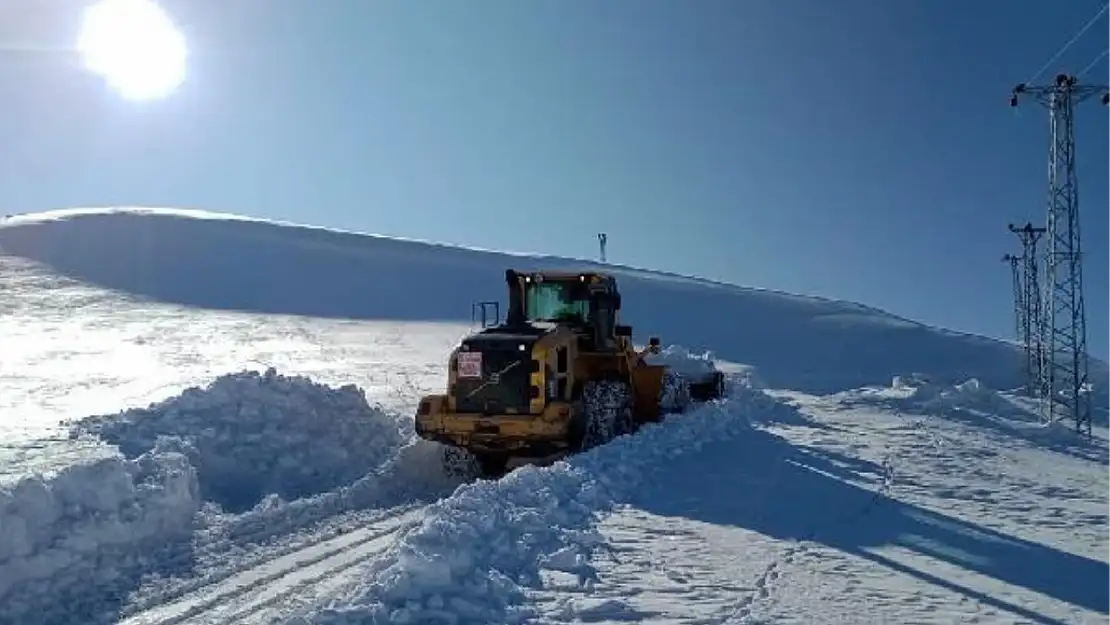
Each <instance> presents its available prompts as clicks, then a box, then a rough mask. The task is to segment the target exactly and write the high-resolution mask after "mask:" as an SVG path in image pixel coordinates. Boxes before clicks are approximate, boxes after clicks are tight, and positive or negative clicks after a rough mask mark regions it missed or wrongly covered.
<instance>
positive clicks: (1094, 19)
mask: <svg viewBox="0 0 1110 625" xmlns="http://www.w3.org/2000/svg"><path fill="white" fill-rule="evenodd" d="M1107 9H1110V5H1108V4H1104V5H1102V8H1100V9H1099V10H1098V13H1095V16H1094V17H1092V18H1091V19H1090V20H1089V21H1088V22H1087V23H1086V24H1085V25H1084V26H1083V28H1080V29H1079V32H1077V33H1075V35H1074V36H1072V38H1071V39H1069V40H1068V42H1067V43H1065V44H1064V47H1062V48H1060V49H1059V50H1057V51H1056V54H1053V55H1052V58H1050V59H1048V61H1047V62H1046V63H1045V64H1044V65H1043V66H1041V68H1040V69H1039V70H1037V71H1036V72H1035V73H1034V74H1033V75H1032V76H1030V77H1029V80H1026V81H1025V84H1029V83H1032V82H1033V81H1034V80H1036V79H1038V78H1040V77H1041V74H1043V73H1044V72H1045V70H1047V69H1048V68H1049V67H1052V64H1053V63H1055V62H1056V61H1057V60H1059V59H1060V57H1061V56H1063V55H1064V53H1065V52H1067V51H1068V48H1070V47H1072V45H1074V44H1075V42H1076V41H1079V38H1080V37H1082V36H1083V34H1084V33H1086V32H1087V31H1088V30H1090V29H1091V26H1094V25H1095V22H1097V21H1098V18H1100V17H1102V14H1103V13H1106V10H1107Z"/></svg>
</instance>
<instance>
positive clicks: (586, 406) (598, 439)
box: [572, 380, 636, 451]
mask: <svg viewBox="0 0 1110 625" xmlns="http://www.w3.org/2000/svg"><path fill="white" fill-rule="evenodd" d="M576 404H577V408H578V409H577V410H576V411H575V412H576V415H575V423H574V425H573V427H572V437H573V439H574V440H572V447H573V449H574V450H575V451H586V450H588V449H593V448H594V447H598V446H599V445H604V444H605V443H608V442H609V441H611V440H613V439H614V438H616V437H618V436H623V435H625V434H631V433H633V432H635V430H636V424H635V421H634V420H633V418H632V389H631V388H630V387H629V386H628V384H627V383H626V382H623V381H619V380H599V381H592V382H587V383H586V384H585V385H584V386H583V387H582V396H581V398H579V401H578V402H576Z"/></svg>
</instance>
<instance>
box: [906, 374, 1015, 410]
mask: <svg viewBox="0 0 1110 625" xmlns="http://www.w3.org/2000/svg"><path fill="white" fill-rule="evenodd" d="M891 389H892V390H895V391H900V394H901V397H900V401H899V404H900V407H901V408H903V409H912V410H925V411H931V412H941V413H949V412H952V411H959V410H972V411H976V412H983V413H987V414H992V415H1008V414H1015V413H1017V412H1020V409H1019V408H1018V407H1017V406H1015V405H1014V403H1013V402H1011V401H1009V400H1007V399H1006V398H1005V397H1002V396H1001V395H999V393H998V392H997V391H995V390H994V389H990V388H988V387H987V386H986V385H984V384H983V383H982V382H980V381H979V379H977V378H970V379H968V380H965V381H964V382H961V383H959V384H955V385H945V384H934V383H933V382H931V381H930V380H929V378H928V377H926V376H923V375H920V374H915V375H912V376H895V377H894V380H893V381H892V383H891Z"/></svg>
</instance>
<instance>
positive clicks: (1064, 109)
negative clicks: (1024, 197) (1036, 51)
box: [1010, 74, 1110, 436]
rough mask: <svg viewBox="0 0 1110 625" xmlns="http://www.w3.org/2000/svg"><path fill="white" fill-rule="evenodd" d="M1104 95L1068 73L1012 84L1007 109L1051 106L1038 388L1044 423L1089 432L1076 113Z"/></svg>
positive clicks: (1102, 88)
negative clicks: (1022, 102) (1043, 81)
mask: <svg viewBox="0 0 1110 625" xmlns="http://www.w3.org/2000/svg"><path fill="white" fill-rule="evenodd" d="M1096 96H1101V98H1100V99H1101V101H1102V103H1103V104H1104V105H1105V104H1106V103H1107V102H1108V101H1110V96H1108V95H1107V87H1106V86H1105V85H1081V84H1079V80H1078V79H1077V78H1076V77H1074V76H1070V75H1067V74H1059V75H1057V76H1056V79H1055V80H1054V81H1053V83H1052V84H1049V85H1028V84H1024V83H1023V84H1019V85H1017V86H1016V87H1014V90H1013V93H1012V95H1011V98H1010V106H1017V105H1018V101H1019V99H1020V98H1022V97H1031V98H1033V99H1034V100H1036V101H1037V102H1039V103H1041V104H1043V105H1044V106H1045V107H1046V108H1048V112H1049V132H1050V135H1051V138H1050V141H1049V150H1048V151H1049V157H1048V219H1047V223H1046V226H1047V235H1046V236H1047V238H1048V241H1047V245H1046V246H1045V259H1044V264H1045V280H1044V290H1043V293H1042V299H1041V302H1042V311H1043V314H1044V317H1045V318H1044V323H1045V343H1044V346H1043V349H1042V355H1041V362H1040V385H1039V386H1040V390H1041V398H1042V399H1043V401H1042V411H1043V413H1042V414H1043V416H1044V418H1045V419H1046V420H1049V421H1056V420H1058V419H1064V418H1070V419H1071V420H1073V421H1074V422H1075V429H1076V431H1077V432H1083V431H1085V432H1086V433H1087V435H1088V436H1090V434H1091V392H1090V391H1091V386H1090V380H1089V378H1088V362H1087V316H1086V310H1085V305H1084V301H1083V254H1082V245H1081V239H1080V235H1079V184H1078V181H1077V178H1076V169H1075V108H1076V105H1078V104H1079V103H1080V102H1082V101H1084V100H1088V99H1090V98H1093V97H1096Z"/></svg>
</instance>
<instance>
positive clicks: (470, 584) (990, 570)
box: [0, 211, 1110, 625]
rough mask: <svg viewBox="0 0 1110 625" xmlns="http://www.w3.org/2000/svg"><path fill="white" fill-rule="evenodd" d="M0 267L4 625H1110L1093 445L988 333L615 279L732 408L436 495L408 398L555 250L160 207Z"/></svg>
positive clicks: (82, 227) (56, 236)
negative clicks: (480, 247)
mask: <svg viewBox="0 0 1110 625" xmlns="http://www.w3.org/2000/svg"><path fill="white" fill-rule="evenodd" d="M0 249H2V253H0V315H2V317H0V625H8V624H12V625H15V624H19V625H39V624H43V625H45V624H51V625H63V624H64V625H69V624H73V625H78V624H79V625H99V624H101V623H126V624H127V625H140V624H146V625H150V624H155V623H162V624H168V623H175V624H178V623H190V624H194V625H200V624H204V625H212V624H215V623H245V624H247V625H255V624H261V623H286V624H289V625H306V624H311V625H324V624H336V625H340V624H342V625H348V624H351V625H353V624H360V625H361V624H364V623H406V622H407V623H458V624H460V625H462V624H471V623H475V624H476V623H516V622H529V623H541V624H546V623H565V622H594V623H617V622H629V621H636V622H646V623H746V624H749V625H752V624H756V623H821V624H824V623H853V624H855V623H911V622H912V623H963V622H978V623H1014V622H1023V623H1025V622H1032V623H1051V624H1057V623H1069V624H1070V623H1105V622H1106V619H1107V617H1108V616H1110V606H1108V603H1110V597H1108V593H1110V565H1108V555H1107V553H1108V552H1107V549H1108V536H1107V528H1108V520H1107V507H1108V499H1107V496H1108V489H1110V479H1108V477H1110V476H1108V473H1107V455H1108V453H1107V433H1106V429H1105V428H1104V427H1098V428H1096V433H1097V438H1096V440H1095V441H1094V442H1087V441H1084V440H1082V439H1077V438H1075V437H1074V436H1072V435H1071V433H1070V432H1066V431H1058V430H1056V429H1053V428H1044V427H1041V426H1040V424H1039V423H1038V422H1037V420H1036V418H1035V416H1034V415H1032V414H1031V412H1030V410H1029V409H1028V406H1026V405H1025V404H1024V403H1023V401H1022V399H1021V398H1019V397H1014V396H1011V395H1010V394H1008V393H1006V392H1000V391H998V390H997V389H998V388H999V387H1000V386H1001V387H1002V388H1006V387H1008V386H1010V385H1011V384H1013V383H1014V380H1016V371H1013V370H1012V369H1010V368H1009V367H1012V366H1013V363H1012V360H1013V351H1012V350H1011V348H1009V347H1008V346H1005V345H1003V344H1001V343H998V342H994V341H989V340H987V339H981V338H976V337H968V336H965V335H959V334H955V333H949V332H946V331H943V330H937V329H931V328H927V327H924V326H920V325H918V324H914V323H912V322H908V321H905V320H901V319H896V318H894V317H891V316H889V315H885V314H884V313H881V312H878V311H874V310H871V309H867V308H864V307H860V306H856V305H853V304H846V303H840V302H829V301H825V300H814V299H810V298H803V297H797V296H791V295H783V294H775V293H768V292H762V291H754V290H748V289H742V288H739V287H732V286H727V285H719V284H714V283H708V282H704V281H699V280H694V279H688V278H682V277H677V276H670V275H665V274H657V273H653V272H647V271H643V270H638V269H624V268H618V269H617V271H619V272H620V273H621V276H620V279H621V285H622V288H623V289H624V291H625V293H626V296H625V297H626V302H627V306H626V312H627V313H628V317H629V318H630V319H631V321H632V323H633V324H634V325H635V326H636V331H637V336H639V337H644V336H646V335H647V334H648V333H660V334H661V335H662V336H663V339H664V343H666V344H673V343H680V344H684V345H686V346H688V347H691V348H694V350H695V351H699V352H700V351H701V350H704V349H711V350H713V351H715V352H716V353H717V354H718V355H719V356H722V357H726V356H727V359H728V360H731V361H733V362H732V363H726V364H732V365H735V366H731V367H729V370H730V371H735V372H736V373H734V374H732V375H731V376H730V380H729V386H730V397H729V398H728V399H727V400H725V401H721V402H716V403H713V404H710V405H707V406H705V407H702V408H699V409H697V410H694V411H692V412H690V413H688V414H686V415H683V416H682V417H681V418H674V419H671V420H669V421H667V422H666V423H664V424H661V425H659V426H652V427H649V428H647V429H645V430H644V431H642V432H640V433H639V434H637V435H636V436H634V437H625V438H621V439H618V440H617V441H615V442H613V443H612V444H610V445H606V446H603V447H601V448H598V449H595V450H592V451H590V452H588V453H586V454H582V455H580V456H577V457H575V458H572V459H570V460H569V461H567V462H563V463H557V464H556V465H553V466H549V467H525V468H523V469H520V470H518V471H515V472H513V473H512V474H510V475H509V476H508V477H506V478H504V479H502V480H499V481H496V482H478V483H473V484H460V483H459V482H458V481H456V480H453V479H451V478H448V477H447V476H445V475H443V474H442V472H440V471H439V470H438V463H437V461H436V450H435V447H434V446H433V445H430V444H426V443H414V441H413V440H412V438H411V418H410V416H409V415H411V414H412V411H413V409H414V407H415V404H416V401H417V398H418V397H419V395H420V394H421V393H424V392H427V391H429V390H431V389H437V388H439V387H441V386H442V384H443V379H444V364H443V357H444V354H445V353H446V351H447V350H448V349H449V348H450V347H451V346H452V345H453V344H454V343H455V342H456V341H457V340H458V339H459V338H460V337H461V336H462V334H463V333H464V332H466V331H467V330H468V326H469V322H470V319H469V315H470V302H471V301H474V300H483V299H500V296H501V292H500V290H501V287H502V282H501V279H502V271H503V269H504V267H505V266H506V265H512V266H531V265H539V264H544V265H546V264H549V263H557V264H560V265H566V264H578V263H576V262H574V261H568V260H563V259H550V258H536V257H528V256H513V255H505V254H498V253H493V252H480V251H473V250H459V249H457V248H447V247H442V246H439V247H437V246H433V245H430V244H425V243H417V242H405V241H396V240H390V239H380V238H373V237H364V236H361V235H351V234H343V233H335V232H332V231H326V230H319V229H315V230H314V229H305V228H296V227H291V226H280V225H272V224H266V223H258V222H254V221H249V220H240V219H230V218H227V217H226V216H212V215H208V214H188V213H183V212H173V211H169V212H153V213H149V214H141V213H136V212H134V211H122V212H120V213H118V214H114V215H106V214H102V213H96V212H93V213H90V214H85V215H84V216H81V217H76V216H73V215H72V214H70V215H67V214H65V213H61V214H54V215H47V216H45V217H44V216H41V215H40V216H28V217H17V218H13V219H11V220H9V221H8V223H7V224H6V225H4V226H2V227H0ZM109 288H110V289H114V290H109ZM657 303H658V305H659V306H661V307H662V308H659V307H656V304H657ZM707 306H708V307H709V308H706V307H707ZM838 333H844V336H838ZM845 336H847V337H848V338H845ZM864 346H866V347H864ZM776 347H777V350H778V351H776ZM749 348H750V349H749ZM671 351H672V357H674V358H677V359H681V357H682V353H683V350H682V349H681V348H679V347H674V348H673V349H672V350H671ZM961 358H962V359H963V360H960V359H961ZM739 365H747V366H739ZM1100 366H1101V365H1100ZM271 367H273V368H275V369H271ZM243 370H248V371H243ZM921 374H927V375H921ZM970 377H974V378H976V379H972V380H969V379H968V378H970ZM1102 377H1105V376H1102ZM63 419H65V420H69V421H68V422H67V423H60V421H61V420H63Z"/></svg>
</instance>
